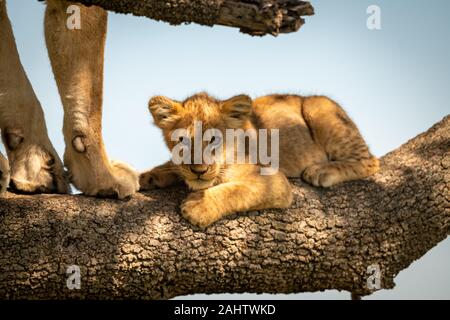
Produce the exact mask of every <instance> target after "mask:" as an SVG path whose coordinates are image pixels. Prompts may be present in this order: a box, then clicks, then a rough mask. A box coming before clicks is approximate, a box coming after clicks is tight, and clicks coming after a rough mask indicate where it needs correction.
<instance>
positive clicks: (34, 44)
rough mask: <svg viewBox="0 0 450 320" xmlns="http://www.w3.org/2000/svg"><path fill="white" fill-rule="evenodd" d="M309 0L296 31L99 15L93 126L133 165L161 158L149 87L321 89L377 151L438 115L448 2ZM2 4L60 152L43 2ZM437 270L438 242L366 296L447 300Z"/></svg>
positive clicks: (446, 82) (448, 284)
mask: <svg viewBox="0 0 450 320" xmlns="http://www.w3.org/2000/svg"><path fill="white" fill-rule="evenodd" d="M312 3H313V5H314V6H315V9H316V15H315V16H313V17H308V18H306V20H307V22H306V24H305V26H304V27H303V28H302V29H301V30H300V31H299V32H297V33H294V34H288V35H281V36H279V37H277V38H274V37H271V36H267V37H263V38H257V37H250V36H248V35H244V34H241V33H239V32H238V30H236V29H232V28H225V27H214V28H210V27H202V26H197V25H183V26H177V27H174V26H170V25H168V24H166V23H162V22H155V21H152V20H149V19H146V18H136V17H132V16H130V15H117V14H110V15H109V31H108V38H107V48H106V56H105V91H104V95H105V96H104V131H103V133H104V138H105V143H106V147H107V150H108V153H109V154H110V156H111V158H113V159H121V160H125V161H127V162H129V163H131V164H132V165H133V166H135V167H136V168H138V169H139V170H143V169H146V168H149V167H152V166H155V165H157V164H160V163H162V162H163V161H165V160H167V159H168V158H169V152H168V151H167V150H166V148H165V146H164V144H163V141H162V138H161V134H160V132H159V130H158V129H156V128H155V127H154V126H152V125H151V119H150V115H149V113H148V111H147V107H146V106H147V101H148V99H149V98H150V97H151V96H153V95H155V94H162V95H167V96H170V97H172V98H176V99H182V98H185V97H187V96H189V95H191V94H193V93H195V92H198V91H208V92H209V93H211V94H213V95H215V96H217V97H219V98H227V97H230V96H232V95H235V94H240V93H247V94H250V95H251V96H252V97H257V96H260V95H264V94H269V93H275V92H277V93H299V94H304V95H308V94H325V95H329V96H330V97H332V98H333V99H335V100H336V101H338V102H339V103H340V104H341V105H342V106H343V107H344V108H345V109H346V110H347V112H348V113H349V114H350V116H351V117H352V118H353V119H354V121H355V122H356V123H357V124H358V126H359V127H360V129H361V131H362V133H363V135H364V137H365V138H366V140H367V141H368V143H369V145H370V147H371V149H372V151H373V153H375V154H376V155H377V156H382V155H383V154H385V153H387V152H389V151H390V150H393V149H395V148H396V147H398V146H400V145H401V144H402V143H404V142H406V141H407V140H409V139H410V138H412V137H414V136H416V135H417V134H419V133H420V132H422V131H424V130H426V129H428V128H429V127H430V126H431V125H433V124H434V123H435V122H437V121H439V120H440V119H442V118H443V117H444V116H445V115H447V114H449V110H450V106H449V104H448V101H450V90H449V87H450V59H448V57H450V41H449V40H450V39H449V31H450V20H449V19H448V12H450V2H449V1H446V0H432V1H429V2H427V5H423V1H418V0H395V1H392V0H390V1H388V0H384V1H374V0H372V1H365V0H341V1H339V2H338V1H331V0H329V1H312ZM373 4H375V5H378V6H379V7H380V8H381V19H382V20H381V23H382V29H381V30H376V31H370V30H368V29H367V27H366V19H367V17H368V15H367V13H366V9H367V7H368V6H369V5H373ZM8 9H9V16H10V18H11V20H12V24H13V28H14V31H15V36H16V41H17V43H18V47H19V51H20V55H21V59H22V63H23V64H24V66H25V69H26V71H27V73H28V76H29V78H30V80H31V82H32V84H33V86H34V89H35V91H36V93H37V96H38V97H39V99H40V101H41V103H42V105H43V108H44V111H45V113H46V120H47V125H48V128H49V134H50V137H51V139H52V141H53V142H54V144H55V147H56V149H57V150H58V152H59V153H60V154H61V155H62V153H63V150H64V144H63V138H62V134H61V128H62V116H63V114H62V107H61V102H60V100H59V96H58V93H57V89H56V85H55V82H54V79H53V75H52V73H51V68H50V64H49V60H48V56H47V52H46V49H45V42H44V37H43V13H44V9H45V8H44V5H43V4H42V3H39V2H38V1H17V0H12V1H11V0H9V1H8ZM447 270H450V241H449V239H447V240H446V241H445V242H443V243H442V244H440V245H439V246H438V247H437V248H435V249H434V250H432V251H431V252H429V253H428V254H427V255H426V256H425V257H424V258H423V259H421V260H420V261H419V262H417V263H415V264H414V265H413V266H411V267H410V268H409V269H408V270H407V271H404V272H402V273H401V274H400V275H399V277H398V278H397V281H396V282H397V284H398V286H397V288H396V289H394V290H391V291H382V292H379V293H376V294H375V295H373V297H375V298H376V297H378V298H429V297H434V298H447V299H448V298H450V274H449V272H447ZM249 297H251V296H249ZM283 297H284V296H283ZM290 297H293V298H299V299H306V298H311V297H313V298H329V297H331V298H342V297H344V298H347V297H348V294H346V293H341V294H338V293H336V292H334V291H330V292H326V293H318V294H300V295H294V296H290Z"/></svg>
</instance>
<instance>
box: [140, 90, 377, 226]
mask: <svg viewBox="0 0 450 320" xmlns="http://www.w3.org/2000/svg"><path fill="white" fill-rule="evenodd" d="M149 109H150V112H151V114H152V116H153V119H154V121H155V124H156V125H157V126H158V127H159V128H161V129H162V132H163V136H164V139H165V141H166V144H167V146H168V147H169V149H170V150H172V151H174V150H175V148H178V147H179V146H180V145H184V147H185V148H184V149H183V148H182V152H181V153H182V154H185V155H186V154H187V153H193V149H194V148H193V147H192V146H193V145H195V142H194V136H195V133H196V130H197V131H198V130H200V129H198V126H197V123H198V122H201V124H202V126H201V130H203V131H206V130H208V129H214V130H216V132H217V131H219V133H222V136H223V137H225V136H226V131H227V129H228V130H229V129H242V130H252V129H253V130H258V129H268V131H270V130H271V129H278V137H277V138H278V140H277V141H276V142H278V144H277V145H276V147H278V151H279V153H278V154H279V170H278V171H275V172H272V173H271V174H265V175H264V174H261V168H262V167H263V166H262V165H261V163H260V161H259V160H258V161H256V162H255V161H253V162H252V161H246V162H245V163H241V162H239V163H230V162H229V161H226V159H225V158H226V156H225V155H226V154H227V153H228V152H229V151H230V150H227V148H230V146H229V144H228V143H225V142H223V143H222V144H221V145H222V146H223V150H224V152H222V153H218V155H217V154H216V155H215V156H214V157H213V161H211V160H209V161H208V162H206V161H204V162H200V163H197V164H189V163H181V164H175V163H174V161H169V162H167V163H165V164H163V165H161V166H158V167H156V168H154V169H152V170H150V171H148V172H145V173H143V174H142V175H141V177H140V184H141V190H149V189H153V188H165V187H168V186H170V185H172V184H174V183H176V182H177V181H179V180H180V179H181V180H183V181H184V182H185V183H186V184H187V186H188V187H189V188H190V189H191V190H193V191H194V192H193V193H191V194H190V195H189V196H188V197H187V198H186V199H185V200H184V201H183V203H182V205H181V213H182V215H183V217H185V218H186V219H187V220H189V221H190V222H191V223H193V224H194V225H197V226H199V227H207V226H209V225H210V224H212V223H214V222H215V221H217V220H219V219H221V218H223V217H225V216H227V215H229V214H232V213H235V212H242V211H250V210H260V209H266V208H287V207H289V206H290V205H291V203H292V192H291V187H290V184H289V181H288V179H287V177H299V176H301V177H302V178H303V180H305V181H306V182H308V183H310V184H312V185H314V186H317V187H330V186H332V185H335V184H337V183H340V182H344V181H349V180H354V179H360V178H364V177H367V176H369V175H371V174H373V173H375V172H376V171H377V170H378V160H377V159H376V158H375V157H374V156H372V155H371V154H370V152H369V148H368V147H367V145H366V143H365V142H364V140H363V138H362V137H361V134H360V133H359V131H358V129H357V127H356V126H355V124H354V123H353V122H352V121H351V120H350V118H349V117H348V116H347V115H346V113H345V112H344V110H343V109H342V108H341V107H340V106H338V105H337V104H336V103H335V102H333V101H332V100H330V99H329V98H327V97H322V96H313V97H301V96H296V95H270V96H265V97H261V98H258V99H256V100H254V101H252V100H251V99H250V98H249V97H248V96H246V95H239V96H236V97H233V98H231V99H228V100H225V101H220V100H217V99H214V98H212V97H210V96H209V95H207V94H206V93H200V94H197V95H194V96H192V97H190V98H188V99H186V100H185V101H183V102H178V101H174V100H171V99H169V98H166V97H161V96H156V97H153V98H152V99H151V100H150V102H149ZM178 129H182V130H184V131H183V132H185V136H186V137H181V138H179V139H176V138H174V136H175V135H174V133H175V132H176V131H177V130H178ZM201 134H203V132H201ZM205 140H206V141H205ZM269 140H270V137H269ZM258 142H259V136H258ZM215 143H217V139H216V137H210V138H209V139H205V138H203V141H202V142H201V147H203V148H204V147H207V146H208V145H214V144H215ZM248 144H249V143H248V140H247V141H246V143H245V145H246V146H247V147H248ZM197 145H198V144H197ZM235 145H236V144H232V148H233V150H231V153H236V151H237V150H236V147H235ZM271 146H273V144H271ZM257 148H258V149H259V148H261V146H260V144H259V143H258V146H257ZM272 149H273V147H272ZM272 149H271V153H272V154H273V151H274V150H272ZM245 150H246V154H245V159H246V160H249V152H248V150H247V148H246V149H245ZM259 154H260V153H259Z"/></svg>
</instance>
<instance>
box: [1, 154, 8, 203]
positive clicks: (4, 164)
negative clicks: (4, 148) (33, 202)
mask: <svg viewBox="0 0 450 320" xmlns="http://www.w3.org/2000/svg"><path fill="white" fill-rule="evenodd" d="M8 185H9V164H8V160H7V159H6V158H5V157H4V156H3V155H2V154H1V153H0V196H1V195H2V194H3V193H5V192H6V189H7V188H8Z"/></svg>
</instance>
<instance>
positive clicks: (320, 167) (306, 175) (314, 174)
mask: <svg viewBox="0 0 450 320" xmlns="http://www.w3.org/2000/svg"><path fill="white" fill-rule="evenodd" d="M302 178H303V180H305V181H306V182H308V183H309V184H312V185H313V186H315V187H324V188H328V187H331V186H332V185H335V184H337V183H339V179H340V175H339V171H338V170H337V169H336V168H334V167H332V166H329V165H327V164H314V165H312V166H310V167H308V168H306V169H305V171H303V175H302Z"/></svg>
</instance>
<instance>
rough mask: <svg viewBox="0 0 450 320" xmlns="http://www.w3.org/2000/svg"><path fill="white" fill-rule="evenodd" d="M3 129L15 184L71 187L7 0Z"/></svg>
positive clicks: (0, 90)
mask: <svg viewBox="0 0 450 320" xmlns="http://www.w3.org/2000/svg"><path fill="white" fill-rule="evenodd" d="M0 129H1V131H2V138H3V142H4V143H5V146H6V150H7V153H8V158H9V166H10V173H11V185H12V187H13V188H15V189H17V190H20V191H24V192H60V193H66V192H67V191H68V184H67V183H66V180H65V178H64V176H65V175H64V169H63V166H62V163H61V160H60V159H59V157H58V155H57V153H56V151H55V149H54V148H53V146H52V144H51V142H50V140H49V138H48V135H47V128H46V125H45V120H44V114H43V112H42V108H41V105H40V103H39V101H38V99H37V97H36V95H35V93H34V91H33V88H32V86H31V84H30V82H29V80H28V78H27V75H26V74H25V71H24V69H23V67H22V64H21V62H20V59H19V54H18V52H17V47H16V44H15V41H14V36H13V32H12V28H11V23H10V21H9V19H8V16H7V12H6V2H5V0H0ZM2 161H5V160H4V158H3V159H2ZM3 167H4V165H3V164H2V168H3ZM4 182H5V181H4V180H2V183H4ZM2 187H5V186H3V185H2Z"/></svg>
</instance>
